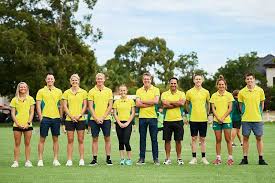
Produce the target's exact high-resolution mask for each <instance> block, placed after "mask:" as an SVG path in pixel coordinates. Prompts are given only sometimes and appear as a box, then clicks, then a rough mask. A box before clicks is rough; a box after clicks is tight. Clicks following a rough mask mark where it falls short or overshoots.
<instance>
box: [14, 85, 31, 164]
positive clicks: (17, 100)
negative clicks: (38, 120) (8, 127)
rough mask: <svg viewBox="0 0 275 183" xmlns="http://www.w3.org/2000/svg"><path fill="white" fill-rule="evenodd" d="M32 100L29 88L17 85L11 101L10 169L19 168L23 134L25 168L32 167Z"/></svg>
mask: <svg viewBox="0 0 275 183" xmlns="http://www.w3.org/2000/svg"><path fill="white" fill-rule="evenodd" d="M34 104H35V101H34V99H33V98H32V97H31V96H29V87H28V85H27V84H26V83H25V82H20V83H19V84H18V85H17V89H16V94H15V97H14V98H13V99H12V101H11V103H10V106H11V116H12V119H13V122H14V123H13V136H14V142H15V143H14V162H13V164H12V165H11V167H12V168H17V167H18V166H19V164H18V160H19V153H20V143H21V136H22V134H24V141H25V158H26V162H25V167H32V163H31V161H30V154H31V146H30V141H31V137H32V130H33V127H32V119H33V114H34Z"/></svg>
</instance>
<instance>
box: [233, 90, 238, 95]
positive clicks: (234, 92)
mask: <svg viewBox="0 0 275 183" xmlns="http://www.w3.org/2000/svg"><path fill="white" fill-rule="evenodd" d="M239 91H240V90H234V91H233V92H232V94H233V96H238V94H239Z"/></svg>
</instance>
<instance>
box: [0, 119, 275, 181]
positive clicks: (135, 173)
mask: <svg viewBox="0 0 275 183" xmlns="http://www.w3.org/2000/svg"><path fill="white" fill-rule="evenodd" d="M274 128H275V124H274V123H272V124H266V125H265V136H264V145H265V150H264V151H265V156H264V158H265V159H266V161H267V162H268V163H269V165H268V166H259V165H257V160H258V155H257V151H256V145H255V138H254V136H251V140H250V141H251V142H250V144H251V145H250V152H249V165H248V166H239V165H237V164H238V163H239V161H240V160H241V158H242V150H241V147H240V146H238V147H236V148H234V153H233V156H234V159H235V165H234V166H232V167H228V166H227V165H225V163H223V164H222V165H220V166H214V165H208V166H205V165H202V164H198V165H195V166H194V165H193V166H191V165H189V164H188V161H189V160H190V158H191V150H190V133H189V128H188V127H185V135H184V141H183V159H184V162H185V165H183V166H178V165H177V164H176V154H175V148H173V149H172V162H173V164H172V165H171V166H165V165H161V166H158V167H157V166H154V165H153V163H152V155H151V152H147V154H146V157H147V158H146V165H144V166H137V165H133V166H120V165H118V163H119V152H118V143H117V138H116V133H115V132H112V134H111V135H112V160H113V163H114V166H112V167H108V166H107V165H105V152H104V142H103V138H102V136H101V137H100V142H99V157H98V161H99V164H100V165H99V166H96V167H89V166H85V167H78V160H79V159H78V150H77V143H76V142H75V146H74V148H75V149H74V159H73V162H74V165H73V167H66V166H65V163H66V136H65V135H64V134H62V135H61V136H60V153H59V160H60V162H61V164H62V166H61V167H53V166H52V158H53V154H52V142H51V141H52V140H51V137H50V136H49V137H48V139H47V141H46V146H45V152H44V167H37V166H36V163H37V143H38V139H39V135H38V134H37V133H34V134H33V138H32V153H31V161H32V162H33V165H34V167H33V168H25V167H24V148H23V144H22V145H21V147H22V148H21V156H20V162H19V163H20V167H19V168H16V169H13V168H10V165H11V163H12V161H13V141H14V140H13V133H12V129H11V127H9V128H8V127H1V128H0V182H1V183H2V182H3V183H7V182H28V183H29V182H47V183H48V182H55V183H59V182H112V183H115V182H119V183H121V182H143V183H144V182H152V183H153V182H173V183H174V182H188V183H190V182H203V183H204V182H249V183H251V182H275V174H274V172H275V156H274V155H275V148H274V147H275V146H274V137H275V136H274V131H275V130H274ZM35 129H36V130H35V131H37V130H38V128H37V127H36V128H35ZM35 131H34V132H35ZM147 138H148V142H147V144H148V145H147V149H148V150H150V149H151V143H150V142H149V134H148V136H147ZM161 138H162V133H160V134H159V150H160V152H159V159H160V161H161V162H162V161H163V160H164V158H165V153H164V147H163V146H164V143H163V141H162V140H161ZM22 142H23V141H22ZM224 142H225V141H223V146H222V158H223V160H226V158H227V153H226V148H225V143H224ZM236 142H237V141H236ZM90 143H91V137H90V135H86V136H85V163H86V164H88V163H89V162H90V160H91V145H90ZM131 145H132V151H133V160H134V161H136V160H137V159H138V152H139V150H138V149H139V148H138V147H139V134H138V132H137V131H136V132H133V133H132V138H131ZM173 146H174V142H173ZM198 154H200V153H198ZM206 155H207V158H208V160H209V161H212V160H213V159H214V158H215V140H214V133H213V130H212V129H211V128H209V129H208V136H207V154H206ZM224 162H225V161H224Z"/></svg>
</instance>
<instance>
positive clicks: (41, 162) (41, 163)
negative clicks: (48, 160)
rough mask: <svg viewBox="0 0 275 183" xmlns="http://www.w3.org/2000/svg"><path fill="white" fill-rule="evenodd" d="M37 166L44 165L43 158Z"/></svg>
mask: <svg viewBox="0 0 275 183" xmlns="http://www.w3.org/2000/svg"><path fill="white" fill-rule="evenodd" d="M37 166H40V167H42V166H44V163H43V160H42V159H41V160H39V161H38V162H37Z"/></svg>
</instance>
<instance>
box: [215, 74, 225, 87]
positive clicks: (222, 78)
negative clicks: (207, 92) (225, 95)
mask: <svg viewBox="0 0 275 183" xmlns="http://www.w3.org/2000/svg"><path fill="white" fill-rule="evenodd" d="M220 81H223V82H224V84H225V89H227V82H226V80H225V79H224V77H223V75H219V79H217V81H216V87H218V84H219V82H220Z"/></svg>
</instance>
